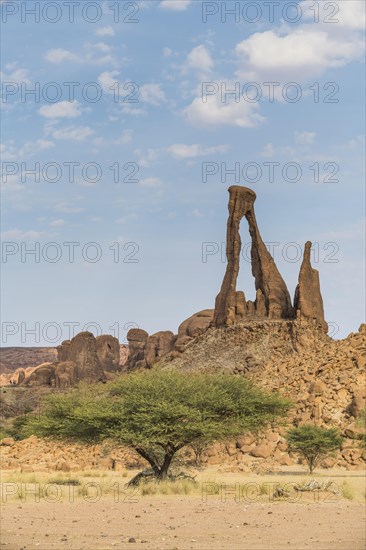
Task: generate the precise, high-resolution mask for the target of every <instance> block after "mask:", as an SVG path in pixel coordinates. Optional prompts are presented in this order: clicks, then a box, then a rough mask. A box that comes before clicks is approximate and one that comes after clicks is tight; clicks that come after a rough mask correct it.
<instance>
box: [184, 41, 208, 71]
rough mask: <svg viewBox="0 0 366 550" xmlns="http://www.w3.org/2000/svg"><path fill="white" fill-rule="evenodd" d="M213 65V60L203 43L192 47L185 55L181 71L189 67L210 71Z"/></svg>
mask: <svg viewBox="0 0 366 550" xmlns="http://www.w3.org/2000/svg"><path fill="white" fill-rule="evenodd" d="M213 67H214V60H213V59H212V57H211V54H210V52H209V50H208V48H207V46H205V45H204V44H200V45H199V46H196V47H195V48H193V50H191V51H190V53H189V54H188V56H187V59H186V61H185V62H184V64H183V73H185V72H187V70H189V69H198V70H199V71H203V72H210V71H211V70H212V69H213Z"/></svg>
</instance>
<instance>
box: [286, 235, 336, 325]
mask: <svg viewBox="0 0 366 550" xmlns="http://www.w3.org/2000/svg"><path fill="white" fill-rule="evenodd" d="M310 251H311V242H310V241H308V242H307V243H306V244H305V249H304V259H303V262H302V264H301V268H300V274H299V283H298V285H297V287H296V290H295V297H294V309H295V311H296V316H297V317H298V318H306V319H309V320H310V321H312V322H316V323H318V324H319V325H321V326H322V327H323V329H324V331H325V332H327V331H328V325H327V323H326V321H325V319H324V307H323V299H322V295H321V292H320V282H319V272H318V271H317V270H316V269H313V268H312V267H311V262H310Z"/></svg>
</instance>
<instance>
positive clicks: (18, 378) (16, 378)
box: [10, 368, 25, 386]
mask: <svg viewBox="0 0 366 550" xmlns="http://www.w3.org/2000/svg"><path fill="white" fill-rule="evenodd" d="M24 378H25V370H24V369H22V368H20V369H17V370H16V371H15V372H14V374H12V375H11V377H10V384H11V385H12V386H19V384H21V383H22V382H23V380H24Z"/></svg>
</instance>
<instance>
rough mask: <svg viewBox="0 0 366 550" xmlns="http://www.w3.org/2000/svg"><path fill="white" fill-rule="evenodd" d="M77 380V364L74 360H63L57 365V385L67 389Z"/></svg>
mask: <svg viewBox="0 0 366 550" xmlns="http://www.w3.org/2000/svg"><path fill="white" fill-rule="evenodd" d="M75 382H76V365H75V363H73V362H72V361H62V362H61V363H57V364H56V366H55V387H56V388H59V389H62V390H66V389H68V388H71V387H72V386H73V385H74V384H75Z"/></svg>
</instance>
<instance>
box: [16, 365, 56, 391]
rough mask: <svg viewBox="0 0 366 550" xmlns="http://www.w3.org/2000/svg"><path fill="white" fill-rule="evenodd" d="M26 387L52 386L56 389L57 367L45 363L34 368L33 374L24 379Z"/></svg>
mask: <svg viewBox="0 0 366 550" xmlns="http://www.w3.org/2000/svg"><path fill="white" fill-rule="evenodd" d="M23 384H24V385H26V386H52V387H55V366H54V364H52V363H43V364H41V365H38V366H37V367H34V368H33V369H32V370H31V373H30V374H29V375H28V376H27V377H26V378H25V379H24V381H23Z"/></svg>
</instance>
